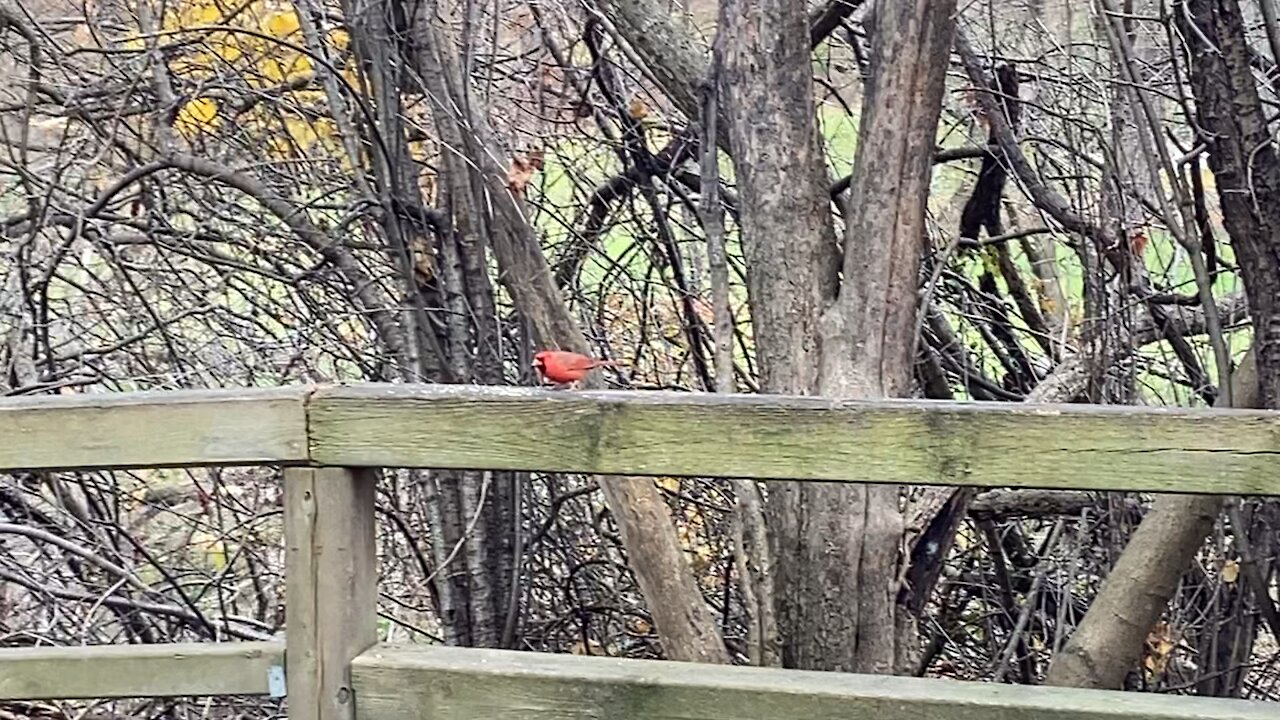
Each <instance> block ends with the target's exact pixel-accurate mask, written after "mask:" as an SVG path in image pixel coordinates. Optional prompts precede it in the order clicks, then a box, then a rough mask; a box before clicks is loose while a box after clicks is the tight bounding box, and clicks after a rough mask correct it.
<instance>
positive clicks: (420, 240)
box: [412, 236, 436, 283]
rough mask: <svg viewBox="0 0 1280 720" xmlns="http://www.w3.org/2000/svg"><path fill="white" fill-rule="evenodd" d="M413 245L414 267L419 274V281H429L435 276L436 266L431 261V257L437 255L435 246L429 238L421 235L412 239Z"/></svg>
mask: <svg viewBox="0 0 1280 720" xmlns="http://www.w3.org/2000/svg"><path fill="white" fill-rule="evenodd" d="M412 246H413V269H414V271H415V273H416V274H417V276H418V282H424V283H425V282H427V281H429V280H431V278H433V277H435V274H436V269H435V268H436V266H435V263H433V262H431V258H432V257H434V256H435V248H433V247H432V246H431V245H430V244H429V243H428V242H427V239H426V238H424V237H421V236H418V237H415V238H414V239H413V241H412Z"/></svg>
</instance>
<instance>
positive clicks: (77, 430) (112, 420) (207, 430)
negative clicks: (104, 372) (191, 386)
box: [0, 386, 310, 471]
mask: <svg viewBox="0 0 1280 720" xmlns="http://www.w3.org/2000/svg"><path fill="white" fill-rule="evenodd" d="M308 392H310V388H308V387H304V386H295V387H287V388H266V389H247V390H198V391H186V390H180V391H162V392H138V393H104V394H97V395H89V394H82V395H59V396H39V397H18V398H0V438H4V442H3V443H0V469H4V470H7V471H13V470H71V469H90V468H137V467H163V466H167V467H181V466H196V465H203V466H209V465H257V464H263V463H292V462H303V461H305V460H306V459H307V426H306V395H307V393H308Z"/></svg>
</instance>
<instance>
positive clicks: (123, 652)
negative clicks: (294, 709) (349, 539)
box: [0, 642, 284, 700]
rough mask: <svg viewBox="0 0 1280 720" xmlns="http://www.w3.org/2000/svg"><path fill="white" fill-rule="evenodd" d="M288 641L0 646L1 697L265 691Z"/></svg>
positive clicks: (210, 693)
mask: <svg viewBox="0 0 1280 720" xmlns="http://www.w3.org/2000/svg"><path fill="white" fill-rule="evenodd" d="M283 664H284V643H275V642H245V643H181V644H177V643H175V644H168V645H88V646H73V647H47V648H21V649H5V650H0V700H59V699H61V700H75V699H96V698H103V699H106V698H127V697H167V696H179V695H266V694H267V693H268V688H267V669H268V668H269V667H271V666H272V665H283Z"/></svg>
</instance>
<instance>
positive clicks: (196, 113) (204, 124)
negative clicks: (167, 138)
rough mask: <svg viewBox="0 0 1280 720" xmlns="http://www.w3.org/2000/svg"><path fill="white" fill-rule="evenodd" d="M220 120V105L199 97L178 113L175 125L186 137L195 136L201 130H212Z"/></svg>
mask: <svg viewBox="0 0 1280 720" xmlns="http://www.w3.org/2000/svg"><path fill="white" fill-rule="evenodd" d="M217 119H218V103H216V102H214V101H213V100H210V99H209V98H204V97H198V98H194V99H192V100H188V101H187V104H185V105H183V106H182V109H181V110H179V111H178V117H177V119H176V120H175V121H174V125H175V126H177V128H178V130H179V131H180V132H182V133H183V134H184V135H194V134H195V133H198V132H200V131H201V130H204V129H207V128H212V127H213V126H214V124H215V122H214V121H216V120H217Z"/></svg>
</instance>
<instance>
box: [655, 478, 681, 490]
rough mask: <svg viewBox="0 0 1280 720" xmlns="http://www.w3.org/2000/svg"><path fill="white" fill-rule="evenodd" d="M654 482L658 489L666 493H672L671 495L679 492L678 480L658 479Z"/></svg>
mask: <svg viewBox="0 0 1280 720" xmlns="http://www.w3.org/2000/svg"><path fill="white" fill-rule="evenodd" d="M654 482H656V483H657V484H658V487H660V488H662V489H663V490H666V491H667V492H672V493H678V492H680V478H676V477H660V478H658V479H657V480H655V481H654Z"/></svg>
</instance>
